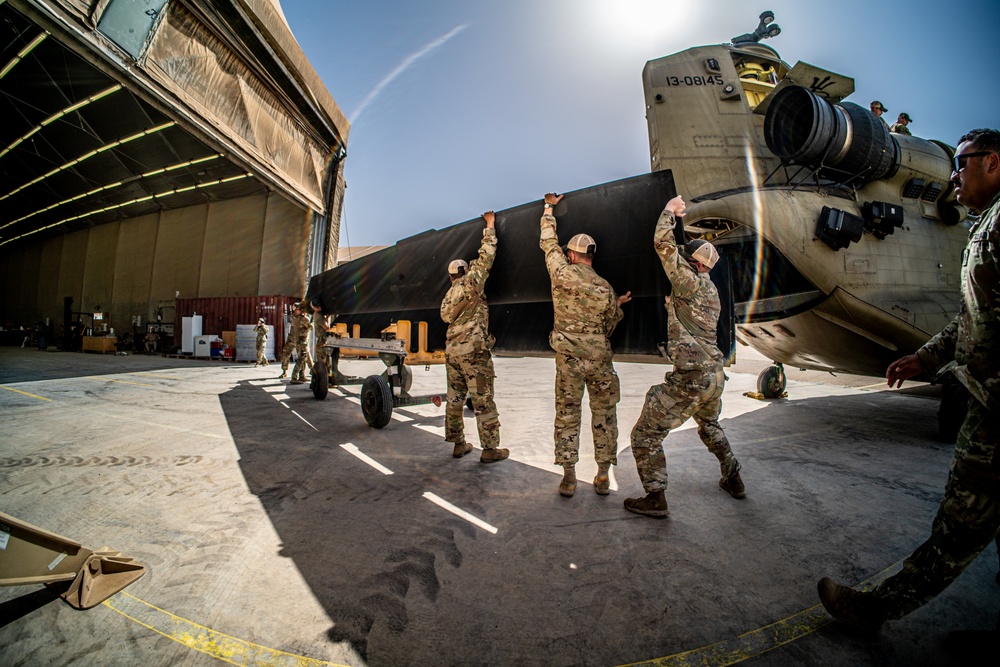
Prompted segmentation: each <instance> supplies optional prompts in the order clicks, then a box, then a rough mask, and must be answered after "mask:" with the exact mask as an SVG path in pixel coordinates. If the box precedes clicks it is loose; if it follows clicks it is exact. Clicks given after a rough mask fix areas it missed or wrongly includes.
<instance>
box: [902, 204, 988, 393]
mask: <svg viewBox="0 0 1000 667" xmlns="http://www.w3.org/2000/svg"><path fill="white" fill-rule="evenodd" d="M917 354H918V355H919V356H920V361H921V362H922V363H923V366H924V368H926V369H927V370H928V371H930V372H932V373H934V372H941V373H943V372H947V371H952V372H953V373H954V374H955V377H957V378H958V380H959V381H960V382H961V383H962V384H964V385H965V386H966V387H968V389H969V391H970V392H971V393H972V395H973V396H975V397H976V399H977V400H979V402H980V403H982V404H983V405H985V406H986V407H987V408H989V409H990V410H991V411H1000V193H997V194H996V195H995V196H994V197H993V201H992V202H990V205H989V206H988V207H987V208H986V209H985V210H984V211H983V214H982V215H981V216H979V220H978V221H977V222H976V223H975V224H973V225H972V229H971V230H969V243H968V244H967V245H966V246H965V252H963V253H962V306H961V308H960V309H959V311H958V315H957V316H956V317H955V319H953V320H952V321H951V323H949V324H948V326H946V327H945V328H944V329H943V330H942V331H941V333H939V334H938V335H936V336H934V337H933V338H931V339H930V340H929V341H927V342H926V343H925V344H924V346H923V347H921V348H920V349H919V350H917ZM949 362H950V363H949Z"/></svg>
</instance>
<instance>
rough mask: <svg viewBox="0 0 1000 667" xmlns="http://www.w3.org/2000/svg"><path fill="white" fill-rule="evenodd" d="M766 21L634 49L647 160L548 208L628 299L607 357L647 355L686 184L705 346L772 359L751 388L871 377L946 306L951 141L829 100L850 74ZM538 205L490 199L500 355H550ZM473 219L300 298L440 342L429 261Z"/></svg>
mask: <svg viewBox="0 0 1000 667" xmlns="http://www.w3.org/2000/svg"><path fill="white" fill-rule="evenodd" d="M773 21H774V15H773V13H771V12H764V13H763V14H761V16H760V23H759V25H758V27H757V29H756V30H755V31H754V32H753V33H750V34H747V35H741V36H739V37H735V38H733V40H732V43H730V44H722V45H716V46H702V47H696V48H691V49H687V50H685V51H681V52H679V53H675V54H673V55H670V56H666V57H664V58H660V59H658V60H653V61H650V62H648V63H646V66H645V68H644V70H643V75H642V76H643V86H644V90H645V102H646V120H647V123H648V129H649V145H650V160H651V166H652V171H651V173H650V174H646V175H642V176H637V177H633V178H630V179H624V180H622V181H616V182H612V183H606V184H603V185H597V186H593V187H590V188H585V189H583V190H579V191H576V192H571V193H568V194H567V196H566V198H565V199H563V201H562V202H561V203H560V204H559V206H558V207H557V208H556V211H555V213H556V216H557V217H558V220H559V234H560V238H561V239H563V240H565V239H568V238H570V236H572V235H573V234H575V233H577V232H578V231H586V232H587V233H589V234H591V235H592V236H593V237H594V238H595V239H596V241H597V245H598V253H597V255H596V257H595V262H594V266H595V269H596V270H597V271H598V273H600V274H601V275H603V276H605V277H606V278H607V279H608V280H609V282H611V284H612V286H614V287H615V289H616V291H618V292H619V293H624V291H625V290H627V289H628V290H631V291H632V293H633V301H632V303H630V304H629V306H628V307H627V309H626V311H625V312H626V315H625V319H624V320H623V322H622V324H620V325H619V328H618V330H616V332H615V336H614V337H613V339H612V343H613V345H614V348H615V353H616V357H617V358H620V359H629V358H633V359H644V360H649V359H654V358H658V357H659V355H658V353H657V349H658V343H659V341H661V340H662V337H663V336H664V335H665V333H666V325H665V317H664V311H663V305H662V304H663V296H664V295H665V294H667V293H669V289H670V288H669V283H667V282H666V280H665V278H664V276H663V271H662V269H661V268H660V266H659V260H658V258H657V257H656V254H655V252H654V251H653V248H652V233H653V228H654V226H655V223H656V219H657V217H658V215H659V212H660V211H661V210H662V208H663V205H664V204H665V203H666V201H667V200H668V199H670V198H671V197H673V196H674V195H675V194H678V193H679V194H681V195H683V196H684V198H685V201H686V202H687V203H688V206H687V211H686V215H685V219H684V226H685V230H686V234H687V236H689V237H702V238H707V239H710V240H712V241H713V242H714V243H715V244H716V245H717V247H718V248H719V250H720V253H721V260H720V262H719V263H718V264H717V265H716V267H715V269H714V270H713V272H712V279H713V281H714V282H715V283H716V284H717V286H718V287H719V292H720V296H721V298H722V301H723V317H722V318H720V323H719V346H720V348H721V349H722V350H723V352H724V353H726V354H728V355H730V356H732V354H733V353H734V351H735V340H734V339H738V340H740V341H741V342H744V343H746V344H747V345H749V346H751V347H753V348H755V349H757V350H758V351H760V352H761V353H763V354H764V355H766V356H767V357H768V358H769V359H771V360H773V362H774V365H772V366H770V367H768V368H767V369H765V370H764V371H763V372H762V373H761V375H760V377H758V383H757V384H758V390H759V391H760V392H761V393H762V394H764V395H765V396H767V397H776V396H779V395H780V394H781V393H782V392H783V390H784V388H785V374H784V370H783V365H784V364H788V365H791V366H793V367H796V368H803V369H811V370H822V371H830V372H844V373H855V374H862V375H871V376H879V377H881V376H883V375H884V373H885V369H886V367H887V365H888V364H889V363H890V362H891V361H893V360H894V359H897V358H899V357H900V356H902V355H904V354H907V353H909V352H912V351H913V350H915V349H916V348H918V347H919V346H920V345H922V344H923V343H924V342H925V341H926V340H927V339H928V338H929V337H930V336H931V335H933V334H934V333H936V332H937V331H939V330H940V329H941V328H943V327H944V326H945V325H946V324H947V323H948V321H949V320H950V319H951V318H952V317H953V316H954V315H955V314H956V313H957V312H958V305H959V293H958V277H959V272H960V262H961V255H962V249H963V247H964V245H965V242H966V240H967V227H966V225H963V224H959V223H961V222H962V221H963V220H964V218H965V216H966V211H965V209H964V208H963V207H962V206H960V205H959V204H958V203H957V202H956V199H955V195H954V192H953V188H952V185H951V182H950V176H951V158H952V157H953V155H954V149H953V148H952V147H950V146H948V145H946V144H943V143H940V142H936V141H928V140H925V139H920V138H917V137H912V136H904V135H898V134H891V133H890V132H889V130H888V128H887V127H886V126H885V124H884V123H883V122H882V121H881V120H880V119H879V118H878V117H876V116H875V115H874V114H873V113H871V112H870V111H869V110H868V109H866V108H863V107H861V106H858V105H857V104H852V103H850V102H844V101H843V100H844V98H846V97H847V96H848V95H850V94H851V93H852V92H853V91H854V81H853V79H851V78H849V77H846V76H842V75H840V74H835V73H833V72H829V71H826V70H823V69H820V68H818V67H815V66H812V65H809V64H806V63H802V62H800V63H797V64H796V65H795V66H794V67H789V66H788V65H787V64H786V63H785V62H784V61H782V60H781V58H780V57H779V56H778V54H777V52H775V51H774V49H772V48H770V47H769V46H766V45H764V44H761V43H760V40H761V39H762V38H764V37H771V36H774V35H776V34H777V33H778V32H780V29H779V28H778V26H777V25H776V24H774V23H773ZM540 213H541V206H540V205H539V204H538V202H532V203H529V204H524V205H521V206H518V207H515V208H512V209H508V210H505V211H499V212H498V213H497V223H496V225H497V234H498V237H499V238H500V239H501V242H500V244H499V250H498V253H497V258H496V261H495V263H494V267H493V270H492V272H491V277H490V280H489V281H488V283H487V292H486V295H487V298H488V300H489V303H490V325H491V330H492V331H493V333H494V334H495V335H496V338H497V345H496V348H495V350H497V351H499V352H500V353H509V354H517V355H544V354H550V350H549V347H548V344H547V334H548V332H549V331H550V330H551V326H552V308H551V303H550V296H549V281H548V275H547V273H546V270H545V266H544V261H543V258H542V254H541V252H540V251H539V250H538V218H539V215H540ZM481 230H482V223H481V221H478V220H472V221H468V222H465V223H461V224H458V225H455V226H452V227H449V228H447V229H444V230H440V231H437V230H430V231H428V232H425V233H423V234H420V235H417V236H415V237H411V238H409V239H404V240H402V241H400V242H398V243H397V244H396V245H395V246H392V247H390V248H387V249H385V250H383V251H381V252H379V253H375V254H373V255H369V256H367V257H365V258H362V259H360V260H355V261H353V262H349V263H347V264H345V265H343V266H340V267H337V268H335V269H331V270H330V271H327V272H324V273H322V274H320V275H317V276H314V277H313V278H312V281H311V282H310V285H309V296H310V298H312V297H315V298H318V299H319V300H320V301H321V302H322V304H323V309H324V311H325V312H336V313H338V314H339V319H340V321H349V322H354V323H361V325H362V327H366V328H367V329H368V330H369V331H371V330H372V329H374V330H375V331H378V330H380V329H381V328H382V327H384V326H386V324H388V323H389V322H390V321H392V320H394V319H397V318H398V319H411V320H425V321H427V322H428V324H429V335H428V340H429V342H430V344H431V345H435V344H437V345H441V346H443V340H444V325H443V323H441V322H440V318H439V317H438V314H437V309H438V306H439V304H440V299H441V297H442V296H443V295H444V293H445V292H446V291H447V287H448V284H447V283H448V279H447V275H446V273H445V271H444V269H443V267H444V266H445V265H446V264H447V262H448V261H449V260H450V259H453V258H455V257H467V258H470V259H471V258H472V257H474V256H475V253H476V250H477V248H478V246H479V239H480V237H481V233H482V232H481ZM946 395H947V394H946ZM946 410H950V408H948V406H944V408H943V409H942V413H941V414H942V416H944V415H945V413H946Z"/></svg>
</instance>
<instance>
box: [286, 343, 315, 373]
mask: <svg viewBox="0 0 1000 667" xmlns="http://www.w3.org/2000/svg"><path fill="white" fill-rule="evenodd" d="M293 350H294V351H295V354H296V355H297V359H296V360H295V367H294V368H292V379H293V380H305V379H306V374H305V369H306V367H308V368H309V371H310V372H311V371H312V359H310V358H309V342H308V341H307V340H301V341H293V342H288V343H285V349H283V350H282V351H281V372H282V373H284V372H287V371H288V362H289V360H291V358H292V351H293Z"/></svg>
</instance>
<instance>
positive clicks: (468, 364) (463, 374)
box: [444, 351, 500, 449]
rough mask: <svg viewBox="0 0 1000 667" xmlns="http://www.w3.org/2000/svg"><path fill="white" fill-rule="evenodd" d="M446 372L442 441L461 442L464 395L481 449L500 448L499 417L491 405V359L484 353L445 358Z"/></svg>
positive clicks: (463, 424) (493, 405)
mask: <svg viewBox="0 0 1000 667" xmlns="http://www.w3.org/2000/svg"><path fill="white" fill-rule="evenodd" d="M445 368H446V369H447V371H448V398H447V401H448V403H447V406H446V408H445V417H444V439H445V440H447V441H448V442H454V443H459V442H465V420H464V418H463V416H462V411H463V410H464V409H465V395H466V393H468V394H469V395H470V396H471V397H472V409H473V411H474V412H475V413H476V425H477V426H478V427H479V442H480V443H481V444H482V446H483V449H495V448H496V447H499V446H500V414H499V413H498V412H497V405H496V403H495V402H494V401H493V379H494V378H495V377H496V373H495V372H494V371H493V357H492V356H491V355H490V353H489V352H488V351H484V352H474V353H473V354H463V355H460V356H455V357H451V356H448V357H446V358H445Z"/></svg>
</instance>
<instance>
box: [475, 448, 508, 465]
mask: <svg viewBox="0 0 1000 667" xmlns="http://www.w3.org/2000/svg"><path fill="white" fill-rule="evenodd" d="M508 456H510V450H509V449H500V448H499V447H494V448H492V449H484V450H483V453H482V454H480V455H479V462H480V463H494V462H496V461H503V460H504V459H505V458H507V457H508Z"/></svg>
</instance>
